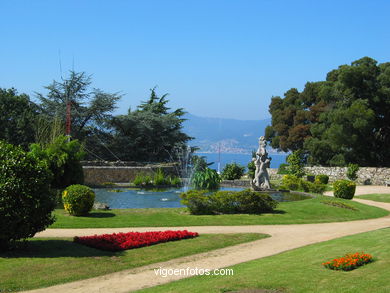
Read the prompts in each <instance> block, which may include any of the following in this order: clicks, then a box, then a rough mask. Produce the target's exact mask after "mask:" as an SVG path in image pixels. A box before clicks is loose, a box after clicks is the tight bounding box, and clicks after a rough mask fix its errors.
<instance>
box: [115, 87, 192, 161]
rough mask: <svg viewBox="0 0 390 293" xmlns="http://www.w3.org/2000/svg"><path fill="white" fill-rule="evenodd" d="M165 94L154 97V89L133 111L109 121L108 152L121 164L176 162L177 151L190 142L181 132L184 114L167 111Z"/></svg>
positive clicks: (180, 111) (179, 110) (179, 111)
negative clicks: (128, 162)
mask: <svg viewBox="0 0 390 293" xmlns="http://www.w3.org/2000/svg"><path fill="white" fill-rule="evenodd" d="M166 97H167V94H165V95H163V96H161V97H158V96H157V94H156V90H155V88H153V89H151V95H150V98H149V99H148V100H147V101H146V102H142V103H141V105H140V106H138V107H137V109H136V110H135V111H132V110H131V109H129V111H128V113H127V115H119V116H115V117H113V119H112V120H111V121H110V125H109V126H110V127H111V128H112V129H113V131H112V140H111V144H110V149H112V150H113V152H114V153H115V154H117V155H118V156H119V158H120V159H121V160H124V161H143V162H164V161H173V160H176V159H177V158H176V157H175V156H176V153H177V151H176V150H177V149H180V148H184V147H185V146H186V143H187V142H188V141H189V140H190V139H191V138H190V137H189V136H188V135H187V134H185V133H184V132H182V127H183V126H182V123H183V122H184V119H183V115H184V114H185V112H184V110H183V109H181V108H179V109H176V110H174V111H170V108H168V107H167V104H168V100H167V99H166Z"/></svg>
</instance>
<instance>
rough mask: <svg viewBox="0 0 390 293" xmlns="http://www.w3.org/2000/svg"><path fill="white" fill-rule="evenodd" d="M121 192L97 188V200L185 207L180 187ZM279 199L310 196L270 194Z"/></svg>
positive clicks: (113, 204) (114, 206)
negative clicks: (182, 202) (181, 201)
mask: <svg viewBox="0 0 390 293" xmlns="http://www.w3.org/2000/svg"><path fill="white" fill-rule="evenodd" d="M118 189H120V190H121V192H110V189H108V188H96V189H94V191H95V193H96V198H95V201H97V202H101V203H106V204H108V206H109V207H110V208H112V209H129V208H179V207H183V205H182V204H181V203H180V193H181V192H183V190H182V189H179V188H169V189H158V190H156V189H153V190H147V189H128V188H118ZM221 190H234V191H239V190H242V189H241V188H227V187H222V188H221ZM270 195H271V197H272V198H273V199H275V200H277V201H280V202H282V201H296V200H303V199H307V198H310V197H309V196H304V195H301V194H298V193H289V192H287V193H281V192H274V193H271V194H270Z"/></svg>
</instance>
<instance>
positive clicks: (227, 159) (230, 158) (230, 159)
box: [196, 153, 288, 171]
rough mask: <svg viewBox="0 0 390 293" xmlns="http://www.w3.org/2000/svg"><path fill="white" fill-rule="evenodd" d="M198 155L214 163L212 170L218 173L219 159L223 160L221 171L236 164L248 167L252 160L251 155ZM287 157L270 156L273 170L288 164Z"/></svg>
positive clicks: (284, 155) (211, 166)
mask: <svg viewBox="0 0 390 293" xmlns="http://www.w3.org/2000/svg"><path fill="white" fill-rule="evenodd" d="M196 155H198V156H203V157H205V158H206V159H207V162H208V163H213V164H212V165H210V168H211V169H215V170H217V171H218V162H219V158H220V159H221V161H220V162H221V164H220V171H222V170H223V168H224V167H225V165H226V164H229V163H234V162H235V163H237V164H240V165H242V166H245V167H246V166H247V165H248V163H249V162H250V161H251V160H252V155H251V154H224V153H221V154H218V153H196ZM287 155H288V154H269V156H270V157H271V158H272V160H271V168H279V165H280V164H282V163H286V158H287Z"/></svg>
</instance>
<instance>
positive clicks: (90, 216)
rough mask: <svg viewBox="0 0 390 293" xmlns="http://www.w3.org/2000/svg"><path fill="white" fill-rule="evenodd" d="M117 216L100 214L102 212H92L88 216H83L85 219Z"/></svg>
mask: <svg viewBox="0 0 390 293" xmlns="http://www.w3.org/2000/svg"><path fill="white" fill-rule="evenodd" d="M115 216H116V215H115V214H114V213H109V212H108V213H100V212H92V213H89V214H88V215H86V216H83V218H112V217H115Z"/></svg>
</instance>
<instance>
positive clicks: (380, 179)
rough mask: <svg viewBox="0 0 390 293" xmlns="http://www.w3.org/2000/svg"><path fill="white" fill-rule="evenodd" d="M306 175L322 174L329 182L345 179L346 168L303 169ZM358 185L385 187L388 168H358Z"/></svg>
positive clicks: (387, 180) (389, 173) (388, 172)
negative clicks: (327, 177)
mask: <svg viewBox="0 0 390 293" xmlns="http://www.w3.org/2000/svg"><path fill="white" fill-rule="evenodd" d="M305 172H306V174H313V175H318V174H324V175H328V176H329V181H335V180H339V179H348V178H347V175H346V173H347V168H346V167H318V166H317V167H305ZM357 176H358V179H357V180H356V181H357V182H358V183H360V184H372V185H386V182H389V181H390V168H373V167H360V168H359V171H358V172H357Z"/></svg>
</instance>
